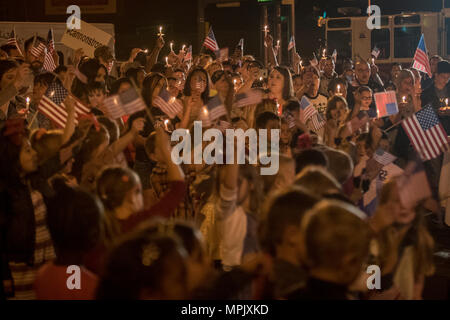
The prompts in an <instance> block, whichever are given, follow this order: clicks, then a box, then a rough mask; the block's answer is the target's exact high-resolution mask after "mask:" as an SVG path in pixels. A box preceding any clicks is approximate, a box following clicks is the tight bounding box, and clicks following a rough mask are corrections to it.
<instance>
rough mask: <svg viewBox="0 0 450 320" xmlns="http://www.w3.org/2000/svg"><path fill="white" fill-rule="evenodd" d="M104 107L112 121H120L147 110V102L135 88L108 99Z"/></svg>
mask: <svg viewBox="0 0 450 320" xmlns="http://www.w3.org/2000/svg"><path fill="white" fill-rule="evenodd" d="M103 105H104V107H105V113H106V114H107V115H108V117H110V118H111V119H118V118H120V117H122V116H126V115H130V114H133V113H136V112H138V111H141V110H144V109H145V108H146V105H145V102H144V101H143V100H142V98H141V97H140V96H139V94H138V93H137V92H136V89H134V88H130V89H129V90H127V91H125V92H122V93H121V94H115V95H112V96H110V97H108V98H106V99H105V100H104V102H103Z"/></svg>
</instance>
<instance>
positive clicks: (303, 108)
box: [300, 96, 317, 124]
mask: <svg viewBox="0 0 450 320" xmlns="http://www.w3.org/2000/svg"><path fill="white" fill-rule="evenodd" d="M316 113H317V109H316V108H314V106H313V105H312V103H311V101H309V99H308V98H307V97H305V96H303V97H302V99H301V100H300V121H301V122H302V123H305V124H306V122H307V121H308V120H309V119H310V118H311V117H312V116H314V115H315V114H316Z"/></svg>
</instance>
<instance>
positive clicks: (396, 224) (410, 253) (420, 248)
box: [370, 178, 434, 300]
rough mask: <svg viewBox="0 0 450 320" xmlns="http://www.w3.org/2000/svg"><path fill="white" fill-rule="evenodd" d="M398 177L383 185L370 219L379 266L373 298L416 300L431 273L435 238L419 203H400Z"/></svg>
mask: <svg viewBox="0 0 450 320" xmlns="http://www.w3.org/2000/svg"><path fill="white" fill-rule="evenodd" d="M397 179H398V178H394V179H391V180H390V181H388V182H387V183H386V184H385V185H384V186H383V189H382V191H381V196H380V202H379V206H378V208H377V211H376V212H375V214H374V216H373V218H372V219H371V221H370V225H371V226H372V229H373V230H374V231H375V232H376V233H377V238H378V243H379V247H380V264H381V265H380V268H381V270H382V279H381V291H380V292H377V293H376V294H374V295H373V298H382V299H406V300H419V299H422V291H423V287H424V281H425V277H427V276H430V275H432V274H433V273H434V264H433V248H434V241H433V238H432V237H431V235H430V233H429V232H428V229H427V227H426V224H425V221H424V216H423V213H424V212H423V210H422V209H421V208H420V206H415V207H412V208H409V207H408V206H406V205H404V204H403V203H402V201H401V199H400V197H399V187H398V184H397Z"/></svg>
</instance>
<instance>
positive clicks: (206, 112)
mask: <svg viewBox="0 0 450 320" xmlns="http://www.w3.org/2000/svg"><path fill="white" fill-rule="evenodd" d="M203 113H204V114H205V116H207V115H208V109H206V107H203Z"/></svg>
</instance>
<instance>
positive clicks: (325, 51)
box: [322, 49, 327, 57]
mask: <svg viewBox="0 0 450 320" xmlns="http://www.w3.org/2000/svg"><path fill="white" fill-rule="evenodd" d="M326 54H327V49H323V52H322V56H324V57H325V55H326Z"/></svg>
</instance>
